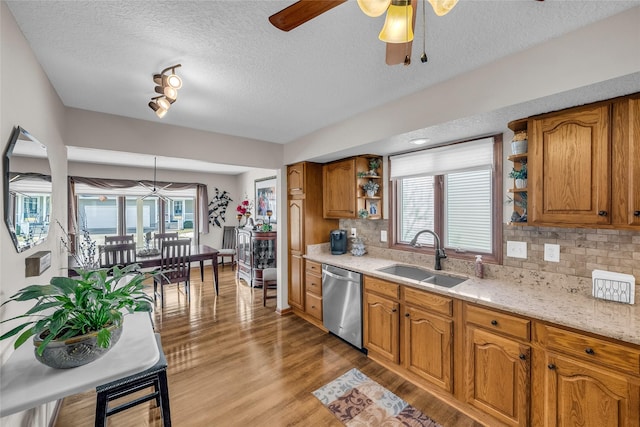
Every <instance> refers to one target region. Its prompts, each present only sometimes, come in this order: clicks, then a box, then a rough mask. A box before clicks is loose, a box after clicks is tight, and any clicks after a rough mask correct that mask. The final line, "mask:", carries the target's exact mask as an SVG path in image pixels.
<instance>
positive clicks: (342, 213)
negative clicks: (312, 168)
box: [322, 155, 384, 219]
mask: <svg viewBox="0 0 640 427" xmlns="http://www.w3.org/2000/svg"><path fill="white" fill-rule="evenodd" d="M371 159H376V160H377V161H378V163H379V165H378V167H377V168H376V169H375V170H370V167H369V164H370V160H371ZM322 174H323V186H324V189H323V193H324V194H323V202H324V207H323V215H324V217H325V218H362V219H381V218H382V210H383V207H384V206H383V204H384V198H383V186H384V185H383V184H384V183H383V180H382V157H380V156H375V155H366V156H357V157H350V158H347V159H342V160H338V161H335V162H331V163H327V164H325V165H324V166H323V168H322ZM369 181H371V182H373V183H375V184H378V191H377V192H376V193H375V194H367V192H366V191H364V190H363V188H362V186H363V185H364V184H365V183H367V182H369Z"/></svg>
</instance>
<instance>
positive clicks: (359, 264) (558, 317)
mask: <svg viewBox="0 0 640 427" xmlns="http://www.w3.org/2000/svg"><path fill="white" fill-rule="evenodd" d="M305 258H307V259H310V260H312V261H316V262H319V263H326V264H331V265H334V266H337V267H342V268H346V269H349V270H352V271H356V272H359V273H363V274H366V275H368V276H373V277H378V278H380V279H386V280H389V281H393V282H396V283H400V284H403V285H407V286H412V287H415V288H419V289H424V290H428V291H432V292H434V293H438V294H442V295H448V296H451V297H456V298H459V299H461V300H465V301H469V302H473V303H476V304H479V305H483V306H486V307H492V308H497V309H501V310H505V311H509V312H512V313H515V314H520V315H523V316H527V317H531V318H535V319H540V320H544V321H548V322H552V323H555V324H558V325H562V326H567V327H571V328H575V329H579V330H583V331H586V332H591V333H594V334H598V335H602V336H605V337H610V338H615V339H618V340H621V341H625V342H628V343H632V344H636V345H640V307H639V306H638V305H632V304H624V303H618V302H612V301H604V300H600V299H596V298H594V297H592V296H591V294H590V293H586V292H584V291H583V290H576V289H573V288H570V287H569V288H568V287H565V286H560V285H559V286H553V285H552V284H540V283H535V282H532V283H517V284H514V283H512V282H510V281H506V280H497V279H478V278H476V277H469V278H468V280H466V281H464V282H462V283H460V284H459V285H457V286H454V287H453V288H443V287H440V286H436V285H432V284H425V283H420V282H418V281H417V280H412V279H404V278H402V277H398V276H393V275H391V274H386V273H382V272H379V271H376V270H377V269H379V268H383V267H388V266H391V265H395V264H402V263H399V262H398V261H394V260H390V259H383V258H376V257H373V256H369V255H365V256H361V257H356V256H353V255H351V254H344V255H331V254H329V253H326V252H325V253H310V254H307V255H305ZM418 267H420V268H425V267H424V266H418ZM425 269H427V270H430V269H429V268H425ZM442 273H444V274H450V275H454V276H458V277H467V276H465V275H461V274H457V273H454V272H449V271H446V272H442ZM589 291H590V290H589Z"/></svg>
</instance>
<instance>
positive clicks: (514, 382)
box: [464, 304, 531, 426]
mask: <svg viewBox="0 0 640 427" xmlns="http://www.w3.org/2000/svg"><path fill="white" fill-rule="evenodd" d="M464 310H465V318H466V323H465V336H466V349H465V353H464V356H465V359H466V366H465V377H464V378H465V388H466V389H465V399H466V401H467V403H469V404H470V405H472V406H474V407H475V408H477V409H479V410H481V411H483V412H485V413H487V414H489V415H491V416H493V417H495V418H496V419H498V420H499V421H501V422H503V423H505V424H507V425H511V426H528V425H529V409H530V406H529V402H530V395H531V386H530V384H531V379H530V371H531V346H530V344H529V342H528V341H529V337H530V335H529V321H528V320H526V319H522V318H519V317H517V316H513V315H510V314H506V313H501V312H497V311H494V310H489V309H486V308H481V307H477V306H474V305H472V304H465V308H464Z"/></svg>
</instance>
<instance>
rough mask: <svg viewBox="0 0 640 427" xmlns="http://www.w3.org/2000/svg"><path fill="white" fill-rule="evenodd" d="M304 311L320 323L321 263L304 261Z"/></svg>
mask: <svg viewBox="0 0 640 427" xmlns="http://www.w3.org/2000/svg"><path fill="white" fill-rule="evenodd" d="M304 284H305V313H307V314H308V315H309V316H310V317H311V318H313V319H315V320H316V321H317V322H318V323H319V324H322V264H320V263H317V262H315V261H310V260H306V262H305V280H304Z"/></svg>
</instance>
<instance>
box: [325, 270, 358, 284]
mask: <svg viewBox="0 0 640 427" xmlns="http://www.w3.org/2000/svg"><path fill="white" fill-rule="evenodd" d="M322 274H326V275H327V276H329V277H333V278H334V279H338V280H345V281H348V282H357V280H353V279H351V278H350V277H348V276H340V275H338V274H333V273H329V272H328V271H327V270H324V271H323V272H322Z"/></svg>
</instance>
